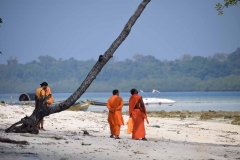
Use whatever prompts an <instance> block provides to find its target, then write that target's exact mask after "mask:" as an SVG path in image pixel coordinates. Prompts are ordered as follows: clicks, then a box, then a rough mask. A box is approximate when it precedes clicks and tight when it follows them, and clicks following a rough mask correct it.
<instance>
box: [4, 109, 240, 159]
mask: <svg viewBox="0 0 240 160" xmlns="http://www.w3.org/2000/svg"><path fill="white" fill-rule="evenodd" d="M32 111H33V107H30V106H9V105H5V106H1V105H0V137H1V138H10V139H13V140H25V141H28V142H29V143H30V145H16V144H9V143H1V142H0V159H6V160H11V159H43V160H45V159H58V160H60V159H62V160H66V159H68V160H72V159H98V160H103V159H122V160H123V159H151V160H153V159H156V160H158V159H194V160H195V159H216V160H218V159H240V126H236V125H231V124H227V123H222V122H217V121H215V122H206V121H199V120H197V119H186V120H180V119H168V118H152V117H149V122H150V124H146V130H147V135H146V137H147V139H148V141H140V140H139V141H137V140H132V139H131V135H127V134H126V133H125V132H126V127H127V125H125V126H123V127H121V134H120V137H121V139H120V140H115V139H112V138H109V136H110V133H109V126H108V123H107V113H92V112H81V111H79V112H74V111H63V112H60V113H56V114H53V115H50V116H49V117H45V118H44V120H45V123H44V127H45V129H46V130H47V131H40V133H39V134H38V135H37V136H36V137H25V136H21V135H20V134H15V133H5V132H4V130H5V129H6V128H7V127H9V126H10V125H11V124H13V123H15V122H17V121H19V120H20V119H21V118H23V117H24V116H25V115H28V116H29V115H30V114H31V113H32ZM124 120H125V122H127V120H128V116H124ZM154 125H157V126H160V128H156V127H153V126H154ZM82 130H87V131H88V132H89V133H90V134H91V136H83V131H82ZM47 135H48V136H54V135H58V136H62V137H63V138H62V139H60V140H56V139H54V138H41V137H43V136H47ZM82 143H84V144H85V145H82ZM88 144H89V145H88Z"/></svg>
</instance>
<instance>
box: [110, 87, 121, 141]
mask: <svg viewBox="0 0 240 160" xmlns="http://www.w3.org/2000/svg"><path fill="white" fill-rule="evenodd" d="M122 107H123V100H122V98H121V97H119V91H118V90H113V96H112V97H110V98H109V99H108V102H107V108H108V109H109V112H108V123H109V125H110V131H111V135H110V137H111V138H114V136H115V139H120V138H119V135H120V127H121V125H124V122H123V117H122Z"/></svg>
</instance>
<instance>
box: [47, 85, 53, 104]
mask: <svg viewBox="0 0 240 160" xmlns="http://www.w3.org/2000/svg"><path fill="white" fill-rule="evenodd" d="M49 94H52V93H51V89H50V88H49V87H47V89H46V96H48V95H49ZM52 102H53V96H51V97H50V98H49V99H48V100H47V105H48V106H51V104H52Z"/></svg>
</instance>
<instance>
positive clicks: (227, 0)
mask: <svg viewBox="0 0 240 160" xmlns="http://www.w3.org/2000/svg"><path fill="white" fill-rule="evenodd" d="M238 2H240V0H224V4H221V3H217V4H216V6H215V8H216V10H217V11H218V15H220V16H222V15H223V9H224V8H225V7H226V8H228V7H229V6H236V5H237V4H238Z"/></svg>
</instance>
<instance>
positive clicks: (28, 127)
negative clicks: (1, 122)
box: [5, 0, 151, 134]
mask: <svg viewBox="0 0 240 160" xmlns="http://www.w3.org/2000/svg"><path fill="white" fill-rule="evenodd" d="M150 1H151V0H143V1H142V2H141V3H140V5H139V6H138V8H137V10H136V11H135V12H134V14H133V15H132V16H131V18H130V19H129V20H128V22H127V24H126V25H125V26H124V28H123V30H122V32H121V33H120V35H119V36H118V37H117V39H116V40H115V41H114V42H113V43H112V45H111V46H110V47H109V49H108V50H107V51H106V52H105V53H104V54H103V55H100V56H99V58H98V61H97V63H96V64H95V65H94V66H93V68H92V70H91V71H90V72H89V73H88V75H87V77H86V79H85V80H84V81H83V82H82V84H81V85H80V87H79V88H78V89H77V90H76V91H75V92H74V93H73V94H72V95H71V96H70V97H69V98H68V99H67V100H65V101H63V102H61V103H60V104H56V105H54V106H53V107H47V106H45V105H44V102H45V101H46V99H47V98H48V97H46V98H44V99H40V100H36V103H35V109H34V111H33V113H32V115H31V116H29V117H28V116H26V117H24V118H22V119H21V120H20V121H19V122H17V123H15V124H13V125H12V126H10V127H9V128H7V129H6V130H5V132H15V133H32V134H38V133H39V130H38V128H37V124H38V122H39V121H40V119H42V118H43V117H45V116H48V115H50V114H54V113H58V112H61V111H64V110H66V109H68V108H69V107H71V106H72V105H73V104H74V103H75V102H76V101H77V100H78V99H79V98H80V97H81V95H82V94H83V93H84V92H85V91H86V90H87V88H88V87H89V86H90V84H91V83H92V82H93V80H94V79H95V78H96V76H97V75H98V73H99V72H100V71H101V70H102V68H103V67H104V65H105V64H106V63H107V62H108V61H109V59H110V58H112V57H113V53H114V52H115V51H116V49H117V48H118V47H119V46H120V45H121V43H122V42H123V41H124V40H125V39H126V38H127V36H128V34H129V33H130V31H131V28H132V26H133V25H134V24H135V22H136V21H137V19H138V17H139V16H140V15H141V13H142V12H143V10H144V9H145V7H146V6H147V4H148V3H149V2H150Z"/></svg>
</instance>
